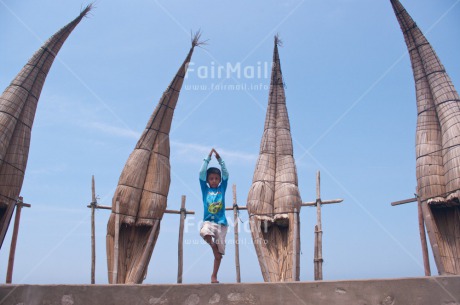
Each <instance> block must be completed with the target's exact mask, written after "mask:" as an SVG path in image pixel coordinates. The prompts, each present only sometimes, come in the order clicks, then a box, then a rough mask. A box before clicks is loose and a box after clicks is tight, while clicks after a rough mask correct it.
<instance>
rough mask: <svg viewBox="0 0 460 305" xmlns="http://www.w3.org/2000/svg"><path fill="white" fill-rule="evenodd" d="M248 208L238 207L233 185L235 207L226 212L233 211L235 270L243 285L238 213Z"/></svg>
mask: <svg viewBox="0 0 460 305" xmlns="http://www.w3.org/2000/svg"><path fill="white" fill-rule="evenodd" d="M247 209H248V208H247V207H246V206H242V207H240V206H238V202H237V200H236V185H235V184H233V207H231V208H230V207H228V208H225V210H226V211H233V223H234V228H233V230H235V269H236V282H237V283H241V273H240V242H239V237H238V235H239V229H238V211H239V210H247Z"/></svg>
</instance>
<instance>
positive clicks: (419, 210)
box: [391, 196, 431, 276]
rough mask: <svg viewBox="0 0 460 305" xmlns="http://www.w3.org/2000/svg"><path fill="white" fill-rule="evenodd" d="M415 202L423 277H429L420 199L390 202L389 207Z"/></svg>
mask: <svg viewBox="0 0 460 305" xmlns="http://www.w3.org/2000/svg"><path fill="white" fill-rule="evenodd" d="M415 201H417V203H418V229H419V232H420V242H421V244H422V255H423V267H424V269H425V275H426V276H431V269H430V260H429V259H428V245H427V240H426V234H425V221H424V219H423V209H422V202H421V201H420V198H419V197H418V196H417V197H415V198H410V199H405V200H401V201H395V202H392V203H391V205H392V206H395V205H401V204H406V203H410V202H415Z"/></svg>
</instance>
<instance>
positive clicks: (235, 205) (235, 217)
mask: <svg viewBox="0 0 460 305" xmlns="http://www.w3.org/2000/svg"><path fill="white" fill-rule="evenodd" d="M233 222H234V230H235V268H236V282H237V283H241V274H240V244H239V238H238V203H237V200H236V185H235V184H233Z"/></svg>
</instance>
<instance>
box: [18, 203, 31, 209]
mask: <svg viewBox="0 0 460 305" xmlns="http://www.w3.org/2000/svg"><path fill="white" fill-rule="evenodd" d="M16 205H21V206H22V207H23V208H30V207H31V206H32V205H31V204H29V203H24V202H16Z"/></svg>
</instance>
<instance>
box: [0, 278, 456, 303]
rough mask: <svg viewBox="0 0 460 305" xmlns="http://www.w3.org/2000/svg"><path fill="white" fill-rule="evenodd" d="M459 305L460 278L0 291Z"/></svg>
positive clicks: (48, 299) (38, 295)
mask: <svg viewBox="0 0 460 305" xmlns="http://www.w3.org/2000/svg"><path fill="white" fill-rule="evenodd" d="M77 304H78V305H80V304H81V305H103V304H110V305H125V304H126V305H128V304H129V305H137V304H139V305H141V304H146V305H151V304H163V305H168V304H174V305H179V304H184V305H197V304H264V305H267V304H283V305H287V304H314V305H334V304H337V305H374V304H375V305H401V304H407V305H437V304H439V305H460V276H436V277H418V278H398V279H372V280H345V281H316V282H285V283H240V284H237V283H230V284H223V283H222V284H158V285H156V284H155V285H154V284H142V285H0V305H77Z"/></svg>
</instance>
